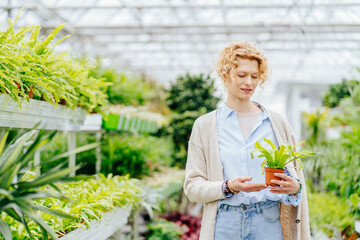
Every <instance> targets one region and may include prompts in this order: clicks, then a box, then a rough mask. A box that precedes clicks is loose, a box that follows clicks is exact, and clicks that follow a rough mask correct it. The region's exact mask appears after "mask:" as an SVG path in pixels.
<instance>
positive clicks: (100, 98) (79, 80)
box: [0, 13, 111, 112]
mask: <svg viewBox="0 0 360 240" xmlns="http://www.w3.org/2000/svg"><path fill="white" fill-rule="evenodd" d="M19 18H20V13H19V14H18V15H17V17H16V18H15V19H14V21H10V20H9V25H8V28H7V29H5V30H4V31H0V49H1V51H0V52H1V54H0V92H2V93H3V94H8V95H9V96H10V97H11V98H12V99H13V100H14V101H15V102H17V103H19V104H21V103H22V102H23V101H24V100H25V101H29V99H31V98H34V99H39V100H45V101H48V102H50V103H52V104H54V105H57V104H64V105H67V106H69V107H71V108H73V109H74V108H76V107H82V108H84V109H85V110H87V111H88V112H93V111H100V107H101V106H103V105H106V104H107V102H108V101H107V98H108V96H107V94H106V90H107V88H108V86H109V85H111V83H109V82H107V81H106V79H105V78H101V77H100V78H97V77H94V76H92V75H91V68H92V65H91V64H90V63H89V60H87V59H79V58H74V57H72V56H71V55H70V54H68V53H66V52H61V53H55V52H54V49H55V47H56V45H58V44H59V43H60V42H62V41H63V40H65V39H66V38H67V37H68V36H66V37H64V38H62V39H60V40H58V41H57V42H55V43H54V39H55V38H57V35H58V33H59V32H60V30H61V29H62V28H63V27H64V25H60V26H58V27H57V28H55V29H54V30H53V31H52V32H51V33H50V34H49V35H48V36H46V37H43V36H40V30H41V26H39V25H30V26H26V27H21V28H20V29H19V30H16V29H15V26H16V23H17V21H18V20H19Z"/></svg>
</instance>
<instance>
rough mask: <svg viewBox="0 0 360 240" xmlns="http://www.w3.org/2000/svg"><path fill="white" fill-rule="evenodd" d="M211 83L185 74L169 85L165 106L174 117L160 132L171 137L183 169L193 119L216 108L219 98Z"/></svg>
mask: <svg viewBox="0 0 360 240" xmlns="http://www.w3.org/2000/svg"><path fill="white" fill-rule="evenodd" d="M214 82H215V80H214V79H212V78H211V77H210V75H204V74H199V75H190V74H186V75H183V76H179V77H178V79H177V80H176V82H174V83H172V84H171V87H170V90H169V97H168V98H167V103H168V105H169V107H170V109H171V110H172V111H174V114H173V116H172V119H171V121H170V124H169V126H165V127H164V128H163V129H162V131H163V132H164V134H169V135H170V136H172V139H173V141H174V143H175V149H174V152H175V154H174V158H175V160H176V165H179V166H181V167H184V166H185V162H186V156H187V149H188V141H189V137H190V134H191V129H192V126H193V124H194V122H195V120H196V118H198V117H199V116H201V115H203V114H205V113H207V112H210V111H212V110H214V109H216V107H217V103H218V101H219V100H220V98H219V97H217V96H215V95H214V93H215V90H216V89H215V86H214Z"/></svg>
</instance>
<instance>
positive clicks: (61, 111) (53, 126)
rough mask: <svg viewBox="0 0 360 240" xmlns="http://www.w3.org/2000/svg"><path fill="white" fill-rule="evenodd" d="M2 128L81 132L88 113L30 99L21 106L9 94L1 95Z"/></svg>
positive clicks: (0, 116) (0, 122)
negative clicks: (36, 128) (35, 127)
mask: <svg viewBox="0 0 360 240" xmlns="http://www.w3.org/2000/svg"><path fill="white" fill-rule="evenodd" d="M0 111H1V114H0V127H13V128H33V127H34V126H35V125H36V124H38V123H40V124H39V126H38V129H47V130H62V131H80V130H81V129H80V127H81V126H82V125H83V123H84V120H85V117H86V114H87V112H86V111H85V110H83V109H81V108H77V109H75V110H72V109H70V108H68V107H65V106H62V105H58V106H57V107H56V106H54V105H52V104H50V103H48V102H45V101H39V100H34V99H30V101H29V102H28V103H27V102H24V103H22V104H21V107H20V105H19V104H18V103H16V102H14V101H13V100H12V99H11V98H10V97H9V96H8V95H7V94H1V95H0Z"/></svg>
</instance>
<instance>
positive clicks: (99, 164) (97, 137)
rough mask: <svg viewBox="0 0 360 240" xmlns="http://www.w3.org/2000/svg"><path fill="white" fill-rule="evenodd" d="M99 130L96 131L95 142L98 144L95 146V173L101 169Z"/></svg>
mask: <svg viewBox="0 0 360 240" xmlns="http://www.w3.org/2000/svg"><path fill="white" fill-rule="evenodd" d="M101 135H102V134H101V131H98V132H96V142H97V143H98V144H99V146H97V147H96V169H95V171H96V173H99V172H100V170H101V145H100V140H101Z"/></svg>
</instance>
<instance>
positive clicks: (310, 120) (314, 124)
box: [303, 110, 328, 146]
mask: <svg viewBox="0 0 360 240" xmlns="http://www.w3.org/2000/svg"><path fill="white" fill-rule="evenodd" d="M327 116H328V110H325V111H323V112H321V111H320V110H317V111H316V112H315V113H306V112H303V121H304V122H305V124H306V126H307V128H306V130H307V131H306V137H305V138H306V141H307V144H309V145H311V146H313V145H316V144H318V143H320V142H321V141H324V138H325V128H326V120H327Z"/></svg>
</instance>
